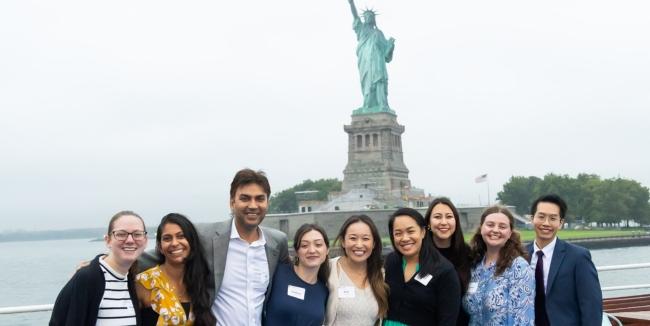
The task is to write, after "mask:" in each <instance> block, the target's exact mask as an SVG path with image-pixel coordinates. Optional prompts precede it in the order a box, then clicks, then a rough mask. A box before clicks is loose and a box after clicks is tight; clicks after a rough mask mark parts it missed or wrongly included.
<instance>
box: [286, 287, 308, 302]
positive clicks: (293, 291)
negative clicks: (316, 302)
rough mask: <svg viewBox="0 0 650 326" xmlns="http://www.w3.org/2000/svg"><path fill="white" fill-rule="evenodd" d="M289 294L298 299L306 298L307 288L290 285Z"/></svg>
mask: <svg viewBox="0 0 650 326" xmlns="http://www.w3.org/2000/svg"><path fill="white" fill-rule="evenodd" d="M287 295H288V296H290V297H294V298H296V299H300V300H305V288H301V287H297V286H293V285H289V287H288V288H287Z"/></svg>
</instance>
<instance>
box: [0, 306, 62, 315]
mask: <svg viewBox="0 0 650 326" xmlns="http://www.w3.org/2000/svg"><path fill="white" fill-rule="evenodd" d="M52 308H54V305H53V304H40V305H34V306H17V307H5V308H0V315H3V314H18V313H22V312H38V311H51V310H52Z"/></svg>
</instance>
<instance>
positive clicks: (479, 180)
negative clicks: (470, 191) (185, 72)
mask: <svg viewBox="0 0 650 326" xmlns="http://www.w3.org/2000/svg"><path fill="white" fill-rule="evenodd" d="M474 181H475V182H476V183H481V182H485V181H487V174H483V175H479V176H478V177H476V178H475V179H474Z"/></svg>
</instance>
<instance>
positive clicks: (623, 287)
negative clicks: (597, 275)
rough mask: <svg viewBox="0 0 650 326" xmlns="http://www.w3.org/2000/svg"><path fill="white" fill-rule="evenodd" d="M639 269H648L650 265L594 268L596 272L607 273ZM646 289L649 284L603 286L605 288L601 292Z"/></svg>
mask: <svg viewBox="0 0 650 326" xmlns="http://www.w3.org/2000/svg"><path fill="white" fill-rule="evenodd" d="M639 268H650V263H641V264H626V265H610V266H600V267H596V270H597V271H598V272H609V271H619V270H630V269H639ZM647 288H650V284H634V285H618V286H605V287H601V290H602V291H617V290H633V289H647Z"/></svg>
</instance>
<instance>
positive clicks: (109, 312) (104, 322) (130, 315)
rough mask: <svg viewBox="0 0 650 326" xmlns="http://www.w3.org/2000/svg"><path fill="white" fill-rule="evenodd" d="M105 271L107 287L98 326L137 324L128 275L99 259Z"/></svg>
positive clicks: (101, 303) (98, 316) (100, 309)
mask: <svg viewBox="0 0 650 326" xmlns="http://www.w3.org/2000/svg"><path fill="white" fill-rule="evenodd" d="M99 264H100V266H101V268H102V272H103V273H104V280H105V281H106V287H105V289H104V296H103V297H102V301H101V302H100V304H99V313H98V314H97V324H96V325H97V326H118V325H119V326H124V325H135V324H136V319H135V309H134V308H133V302H132V301H131V295H130V293H129V286H128V282H127V275H122V274H119V273H117V272H116V271H115V270H114V269H112V268H111V267H110V266H108V264H107V263H106V262H105V261H104V259H99Z"/></svg>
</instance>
